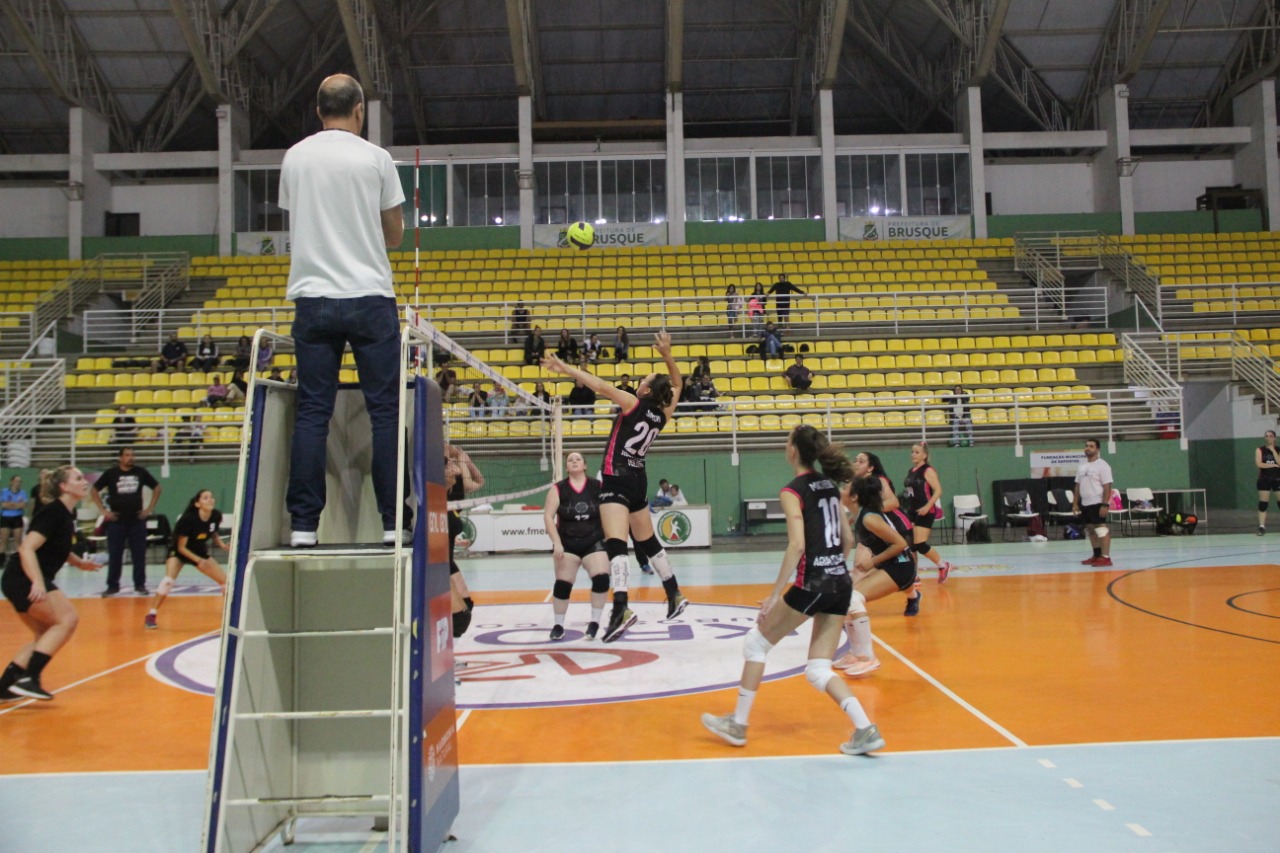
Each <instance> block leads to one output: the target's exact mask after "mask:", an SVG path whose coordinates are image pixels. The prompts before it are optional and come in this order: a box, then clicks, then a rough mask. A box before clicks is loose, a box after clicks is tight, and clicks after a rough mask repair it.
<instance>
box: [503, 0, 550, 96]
mask: <svg viewBox="0 0 1280 853" xmlns="http://www.w3.org/2000/svg"><path fill="white" fill-rule="evenodd" d="M507 32H508V34H509V35H510V37H511V65H512V67H513V70H514V71H515V75H516V91H517V92H518V93H519V94H520V95H522V96H525V97H528V98H531V99H532V101H533V115H534V117H535V118H541V117H544V114H543V109H542V68H541V66H540V64H539V62H538V47H537V41H538V39H537V35H536V34H535V33H534V23H533V3H532V0H507Z"/></svg>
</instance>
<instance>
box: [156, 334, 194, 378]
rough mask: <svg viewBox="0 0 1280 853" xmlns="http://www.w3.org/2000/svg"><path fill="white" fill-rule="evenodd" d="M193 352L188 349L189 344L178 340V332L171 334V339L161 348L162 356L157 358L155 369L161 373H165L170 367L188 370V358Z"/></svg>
mask: <svg viewBox="0 0 1280 853" xmlns="http://www.w3.org/2000/svg"><path fill="white" fill-rule="evenodd" d="M190 355H191V353H190V352H188V351H187V345H186V344H184V343H183V342H182V341H180V340H178V333H177V332H172V333H170V334H169V340H168V341H166V342H165V345H164V346H163V347H162V348H161V349H160V357H159V358H158V359H156V362H155V369H156V371H157V372H159V373H163V372H164V371H166V370H168V369H169V368H173V369H174V370H186V369H187V359H188V358H189V357H190Z"/></svg>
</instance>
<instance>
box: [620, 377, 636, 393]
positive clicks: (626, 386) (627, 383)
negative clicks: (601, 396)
mask: <svg viewBox="0 0 1280 853" xmlns="http://www.w3.org/2000/svg"><path fill="white" fill-rule="evenodd" d="M616 387H617V389H618V390H619V391H626V392H627V393H628V394H634V393H636V389H635V386H634V385H632V384H631V374H630V373H624V374H622V375H621V376H619V377H618V384H617V386H616Z"/></svg>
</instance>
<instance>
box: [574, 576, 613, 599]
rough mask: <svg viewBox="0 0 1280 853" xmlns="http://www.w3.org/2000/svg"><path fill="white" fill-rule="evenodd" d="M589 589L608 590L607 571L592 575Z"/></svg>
mask: <svg viewBox="0 0 1280 853" xmlns="http://www.w3.org/2000/svg"><path fill="white" fill-rule="evenodd" d="M591 591H592V592H608V591H609V573H608V572H605V573H604V574H602V575H592V577H591ZM566 598H567V596H566Z"/></svg>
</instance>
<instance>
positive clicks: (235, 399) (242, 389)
mask: <svg viewBox="0 0 1280 853" xmlns="http://www.w3.org/2000/svg"><path fill="white" fill-rule="evenodd" d="M248 396H249V383H248V382H246V381H245V378H244V371H243V370H237V371H236V372H235V373H232V374H231V382H230V385H229V387H228V388H227V403H228V404H229V405H234V404H235V403H240V402H243V401H244V400H245V398H247V397H248Z"/></svg>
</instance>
